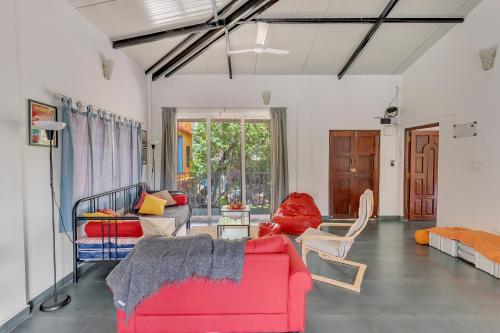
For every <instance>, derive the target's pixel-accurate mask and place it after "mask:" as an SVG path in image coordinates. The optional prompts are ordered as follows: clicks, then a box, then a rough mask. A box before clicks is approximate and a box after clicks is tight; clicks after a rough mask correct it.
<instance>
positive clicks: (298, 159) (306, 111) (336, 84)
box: [151, 75, 402, 216]
mask: <svg viewBox="0 0 500 333" xmlns="http://www.w3.org/2000/svg"><path fill="white" fill-rule="evenodd" d="M399 83H400V77H398V76H353V77H345V78H344V79H343V80H342V81H339V80H337V78H336V77H332V76H240V75H236V76H235V77H234V79H233V80H229V79H228V78H227V76H222V75H186V76H182V75H180V76H174V77H172V78H169V79H160V80H159V81H156V82H155V83H154V84H153V91H152V92H153V97H152V115H151V119H152V131H153V137H154V138H156V140H159V141H161V136H160V133H161V108H162V107H164V106H176V107H235V108H238V107H242V108H245V107H248V108H251V107H263V106H264V105H263V102H262V91H264V90H270V91H271V106H284V107H287V108H288V114H287V117H288V118H287V126H288V133H287V134H288V154H289V171H290V190H291V191H303V192H308V193H310V194H311V195H312V196H313V197H314V198H315V200H316V202H317V203H318V205H319V207H320V209H321V212H322V214H324V215H328V131H329V130H330V129H381V127H380V125H379V124H378V119H375V118H374V117H376V116H381V115H382V114H383V112H384V111H385V109H386V108H387V106H388V104H389V103H390V102H391V100H392V99H393V97H394V95H395V91H396V86H397V85H398V84H399ZM395 140H396V137H395V136H383V135H382V137H381V172H380V215H398V216H399V215H400V212H401V201H402V200H401V199H400V198H401V194H400V192H401V190H400V183H399V179H400V176H399V173H400V170H399V168H397V167H396V168H390V167H386V166H384V165H383V163H384V160H385V159H384V157H388V158H390V159H392V158H394V157H395V156H396V145H395ZM158 155H159V154H158ZM156 165H157V166H159V165H160V157H159V156H158V157H157V161H156ZM158 177H159V176H158V175H157V179H159V178H158Z"/></svg>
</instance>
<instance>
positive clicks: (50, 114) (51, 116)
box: [28, 99, 59, 148]
mask: <svg viewBox="0 0 500 333" xmlns="http://www.w3.org/2000/svg"><path fill="white" fill-rule="evenodd" d="M37 120H54V121H57V107H55V106H53V105H49V104H45V103H42V102H37V101H34V100H32V99H28V124H29V132H28V133H29V138H28V139H29V144H30V146H39V147H49V146H50V140H49V139H48V138H47V134H46V133H45V131H44V130H42V129H40V128H38V127H36V126H35V124H34V122H35V121H37ZM58 141H59V140H58V133H57V132H56V133H55V135H54V139H53V140H52V146H53V147H54V148H57V146H58Z"/></svg>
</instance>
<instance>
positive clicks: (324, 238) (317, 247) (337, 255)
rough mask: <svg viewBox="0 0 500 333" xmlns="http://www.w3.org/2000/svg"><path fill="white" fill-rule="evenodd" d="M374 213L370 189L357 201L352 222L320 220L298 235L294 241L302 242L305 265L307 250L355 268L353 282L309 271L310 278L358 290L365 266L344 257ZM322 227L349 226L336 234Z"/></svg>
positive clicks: (305, 262)
mask: <svg viewBox="0 0 500 333" xmlns="http://www.w3.org/2000/svg"><path fill="white" fill-rule="evenodd" d="M372 214H373V192H372V191H371V190H366V191H365V192H364V193H363V194H362V195H361V197H360V200H359V214H358V216H359V217H358V219H357V220H356V221H354V222H353V223H335V222H333V223H332V222H329V223H322V224H320V225H319V226H318V228H317V229H315V228H309V229H307V230H306V231H305V232H304V233H303V234H302V235H300V236H299V237H297V239H296V240H297V241H298V242H299V243H301V245H302V260H303V261H304V264H306V265H307V260H306V257H307V254H308V253H309V251H313V252H316V253H318V255H319V256H320V258H322V259H325V260H328V261H333V262H337V263H340V264H344V265H348V266H353V267H357V268H358V272H357V274H356V278H355V279H354V283H353V284H349V283H345V282H341V281H338V280H334V279H332V278H328V277H325V276H321V275H315V274H311V275H312V278H313V279H314V280H317V281H321V282H325V283H329V284H332V285H334V286H337V287H341V288H345V289H349V290H353V291H356V292H358V293H359V292H360V290H361V283H362V282H363V275H364V274H365V270H366V267H367V266H366V265H365V264H361V263H357V262H354V261H349V260H345V257H346V256H347V254H348V253H349V250H350V248H351V246H352V244H353V243H354V240H355V239H356V237H357V236H358V235H359V234H360V233H361V232H362V231H363V229H364V228H365V227H366V225H367V223H368V220H369V219H370V217H371V216H372ZM321 227H350V228H349V231H348V232H347V233H346V234H345V236H337V235H333V234H330V233H328V232H325V231H321V230H320V229H321Z"/></svg>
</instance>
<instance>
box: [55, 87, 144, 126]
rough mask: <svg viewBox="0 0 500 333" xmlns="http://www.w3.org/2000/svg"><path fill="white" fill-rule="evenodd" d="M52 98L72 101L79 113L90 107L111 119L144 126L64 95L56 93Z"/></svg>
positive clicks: (136, 121)
mask: <svg viewBox="0 0 500 333" xmlns="http://www.w3.org/2000/svg"><path fill="white" fill-rule="evenodd" d="M54 98H55V99H56V100H61V101H62V100H64V98H66V99H67V100H71V101H72V103H73V102H74V103H76V105H77V107H78V109H80V111H81V112H88V108H89V107H90V108H92V109H95V110H97V111H101V112H104V113H106V114H108V115H110V116H112V117H116V118H117V119H119V120H122V121H130V122H132V123H136V124H139V125H140V126H141V127H142V126H143V125H144V123H143V122H142V121H138V120H135V119H132V118H128V117H124V116H122V115H119V114H117V113H114V112H111V111H108V110H106V109H103V108H99V107H96V106H94V105H92V104H87V103H84V102H81V101H79V100H75V99H73V98H71V97H68V96H66V95H64V94H59V93H56V94H54ZM82 108H83V110H81V109H82Z"/></svg>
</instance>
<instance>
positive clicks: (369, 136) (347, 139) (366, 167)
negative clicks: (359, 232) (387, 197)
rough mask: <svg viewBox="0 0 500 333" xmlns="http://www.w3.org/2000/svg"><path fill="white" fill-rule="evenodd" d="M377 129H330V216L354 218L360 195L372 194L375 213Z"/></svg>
mask: <svg viewBox="0 0 500 333" xmlns="http://www.w3.org/2000/svg"><path fill="white" fill-rule="evenodd" d="M379 140H380V132H379V131H330V167H329V168H330V170H329V174H330V176H329V178H330V181H329V187H330V189H329V193H330V200H329V202H330V216H332V217H335V218H355V217H357V214H358V208H359V197H360V196H361V194H362V193H363V192H364V191H365V190H366V189H371V190H373V192H374V195H375V211H374V216H377V215H378V186H379V185H378V178H379Z"/></svg>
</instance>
